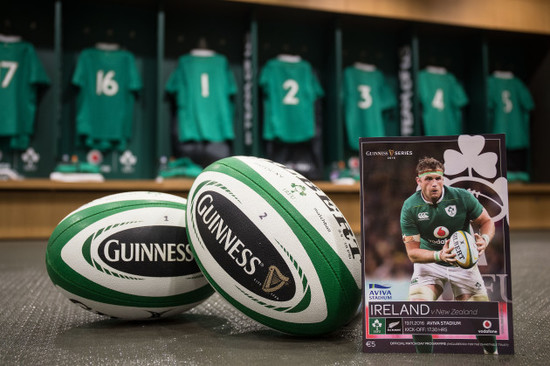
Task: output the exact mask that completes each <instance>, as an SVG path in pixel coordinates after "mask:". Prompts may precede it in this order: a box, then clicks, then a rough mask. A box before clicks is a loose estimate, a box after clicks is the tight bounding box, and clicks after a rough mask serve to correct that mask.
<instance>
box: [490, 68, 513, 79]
mask: <svg viewBox="0 0 550 366" xmlns="http://www.w3.org/2000/svg"><path fill="white" fill-rule="evenodd" d="M493 76H494V77H497V78H499V79H513V78H514V73H513V72H512V71H502V70H495V71H494V72H493Z"/></svg>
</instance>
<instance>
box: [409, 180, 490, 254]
mask: <svg viewBox="0 0 550 366" xmlns="http://www.w3.org/2000/svg"><path fill="white" fill-rule="evenodd" d="M482 211H483V206H482V205H481V203H479V201H478V200H477V199H476V198H475V197H474V195H473V194H471V193H470V192H468V191H467V190H465V189H462V188H454V187H448V186H444V189H443V195H442V196H441V198H440V199H439V201H438V202H437V203H435V204H432V203H431V202H427V201H426V200H424V198H423V197H422V193H421V191H416V192H415V193H414V194H413V195H411V196H410V197H409V198H407V200H405V202H404V203H403V207H402V209H401V220H400V222H401V231H402V233H403V235H406V236H412V235H418V234H420V248H422V249H429V250H441V248H442V247H443V245H444V244H445V241H446V240H447V239H448V238H449V237H450V236H451V235H452V234H453V233H454V232H455V231H457V230H466V231H468V230H469V225H470V222H471V221H473V220H475V219H477V218H478V217H479V215H481V213H482Z"/></svg>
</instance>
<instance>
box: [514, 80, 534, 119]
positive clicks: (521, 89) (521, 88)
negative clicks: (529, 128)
mask: <svg viewBox="0 0 550 366" xmlns="http://www.w3.org/2000/svg"><path fill="white" fill-rule="evenodd" d="M515 81H516V85H517V90H518V94H519V100H520V103H521V106H522V108H523V109H524V110H526V111H530V110H532V109H533V108H535V103H534V102H533V97H532V96H531V93H530V92H529V90H528V89H527V87H526V86H525V84H523V82H521V80H519V79H515Z"/></svg>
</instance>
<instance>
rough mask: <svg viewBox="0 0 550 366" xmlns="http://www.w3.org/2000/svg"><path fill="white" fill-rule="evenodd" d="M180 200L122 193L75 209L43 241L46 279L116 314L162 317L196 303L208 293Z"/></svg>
mask: <svg viewBox="0 0 550 366" xmlns="http://www.w3.org/2000/svg"><path fill="white" fill-rule="evenodd" d="M186 203H187V201H186V200H185V199H183V198H180V197H177V196H174V195H170V194H165V193H158V192H126V193H120V194H114V195H110V196H106V197H103V198H100V199H98V200H95V201H92V202H90V203H88V204H86V205H84V206H82V207H80V208H79V209H77V210H76V211H74V212H72V213H70V214H69V215H68V216H67V217H65V218H64V219H63V220H62V221H61V222H60V223H59V224H58V225H57V227H56V228H55V230H54V231H53V233H52V235H51V237H50V239H49V241H48V246H47V249H46V268H47V270H48V274H49V276H50V278H51V280H52V281H53V283H54V284H55V286H56V287H57V288H58V289H59V290H60V291H61V292H62V293H63V294H65V295H66V296H67V297H68V298H69V299H70V300H71V301H72V302H74V303H76V304H78V305H80V306H82V307H83V308H85V309H87V310H90V311H93V312H96V313H99V314H103V315H108V316H111V317H115V318H123V319H145V318H160V317H166V316H170V315H174V314H177V313H180V312H182V311H185V310H188V309H190V308H191V307H193V306H195V305H197V304H199V303H200V302H202V301H203V300H205V299H206V298H207V297H209V296H210V295H211V294H212V293H213V292H214V291H213V289H212V288H211V287H210V285H209V284H208V282H207V281H206V279H205V278H204V276H203V274H202V273H201V271H200V269H199V267H198V266H197V263H196V261H195V260H194V257H193V254H192V251H191V248H190V245H189V242H188V238H187V229H186V226H185V213H186Z"/></svg>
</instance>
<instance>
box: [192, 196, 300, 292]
mask: <svg viewBox="0 0 550 366" xmlns="http://www.w3.org/2000/svg"><path fill="white" fill-rule="evenodd" d="M196 202H197V205H196V207H195V210H196V214H197V228H198V232H199V234H200V236H201V238H202V241H203V242H204V245H205V247H206V249H207V250H208V251H209V252H210V254H211V255H212V256H213V257H214V258H215V260H216V262H218V264H219V266H220V267H221V268H222V269H223V270H224V271H225V272H227V273H228V274H229V275H230V276H231V277H232V278H234V279H235V280H236V281H237V282H238V283H239V284H241V285H242V286H244V287H245V288H246V289H247V290H249V291H251V292H252V293H254V294H256V295H258V296H261V297H264V298H266V299H269V300H276V301H287V300H290V299H292V298H293V297H294V296H295V293H296V285H295V281H293V280H291V271H290V268H289V267H288V265H287V264H286V262H285V260H284V258H283V257H281V255H280V254H279V252H278V251H277V250H276V249H275V247H273V246H270V245H267V244H268V243H269V240H268V239H267V238H266V236H265V235H264V234H263V233H262V232H261V231H260V229H259V228H258V227H257V226H256V224H254V223H253V222H252V221H251V220H250V218H248V217H247V216H246V215H245V214H243V213H242V211H240V210H239V209H237V208H236V207H235V204H234V203H232V202H231V201H230V200H229V199H227V198H226V197H224V196H223V195H221V194H220V193H218V192H214V191H205V192H203V193H202V194H201V195H200V196H199V197H198V198H197V200H196ZM255 253H262V258H268V260H267V259H266V260H267V261H268V263H264V262H265V261H264V260H263V259H262V258H260V257H258V256H257V255H256V254H255Z"/></svg>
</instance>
